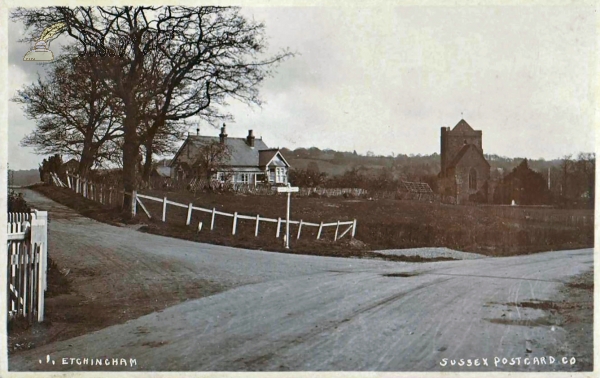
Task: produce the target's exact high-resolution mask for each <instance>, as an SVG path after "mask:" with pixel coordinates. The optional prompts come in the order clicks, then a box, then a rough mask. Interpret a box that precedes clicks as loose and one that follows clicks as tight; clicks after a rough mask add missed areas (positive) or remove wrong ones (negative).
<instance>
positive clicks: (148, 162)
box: [142, 141, 152, 183]
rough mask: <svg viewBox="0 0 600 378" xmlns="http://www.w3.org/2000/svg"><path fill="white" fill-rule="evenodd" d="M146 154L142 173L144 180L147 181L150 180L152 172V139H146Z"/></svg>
mask: <svg viewBox="0 0 600 378" xmlns="http://www.w3.org/2000/svg"><path fill="white" fill-rule="evenodd" d="M145 147H146V156H145V159H144V173H143V175H142V180H143V181H144V182H145V183H148V182H150V173H152V141H150V142H148V141H146V144H145Z"/></svg>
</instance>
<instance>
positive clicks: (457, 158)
mask: <svg viewBox="0 0 600 378" xmlns="http://www.w3.org/2000/svg"><path fill="white" fill-rule="evenodd" d="M471 149H473V150H475V151H476V152H477V154H478V155H479V156H481V158H482V159H483V161H485V163H486V164H487V165H488V166H490V163H488V161H487V160H486V158H485V156H483V152H481V150H480V149H479V148H477V147H475V145H474V144H465V145H464V146H463V148H461V149H460V151H458V153H457V154H456V156H455V157H454V159H452V162H450V164H449V165H448V168H452V167H456V165H457V164H458V163H459V162H460V161H461V159H462V158H463V156H465V154H466V153H467V152H468V151H469V150H471Z"/></svg>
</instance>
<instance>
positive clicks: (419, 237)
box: [140, 191, 594, 256]
mask: <svg viewBox="0 0 600 378" xmlns="http://www.w3.org/2000/svg"><path fill="white" fill-rule="evenodd" d="M145 193H146V194H148V195H151V196H155V197H163V196H167V198H168V199H169V200H171V201H176V202H179V203H184V204H187V203H189V202H192V203H194V205H195V206H201V207H205V208H213V207H215V208H216V209H217V210H220V211H225V212H229V213H233V212H236V211H237V212H238V213H239V214H244V215H256V214H260V215H261V216H265V217H271V218H277V217H282V218H284V217H285V209H286V197H285V195H277V196H244V195H224V194H213V193H200V194H198V195H197V196H193V195H192V194H191V193H187V192H178V193H174V192H163V191H147V192H145ZM144 204H145V205H146V207H147V209H148V210H149V212H150V213H151V215H153V217H154V218H160V217H161V215H162V204H161V203H158V202H153V201H149V200H144ZM291 207H292V215H291V219H293V220H300V219H302V220H303V221H308V222H314V223H319V222H321V221H324V222H335V221H337V220H341V221H347V220H353V219H356V220H357V231H356V239H358V240H359V241H360V242H362V243H364V244H365V245H364V248H365V249H368V250H379V249H393V248H413V247H448V248H452V249H457V250H461V251H465V252H477V253H482V254H485V255H494V256H508V255H515V254H527V253H534V252H540V251H550V250H559V249H573V248H583V247H591V246H592V245H593V237H594V216H593V211H591V210H564V209H551V208H533V207H508V206H454V205H446V204H440V203H427V202H417V201H400V200H391V199H390V200H372V201H369V200H366V199H345V198H306V197H304V198H292V206H291ZM140 211H141V210H140ZM186 216H187V210H186V209H184V208H179V207H175V206H171V205H169V206H168V208H167V222H166V223H168V224H170V225H172V226H177V228H178V229H180V230H181V232H187V233H189V232H192V233H195V234H208V233H210V231H206V230H205V229H203V231H200V232H197V231H196V230H197V226H198V223H199V222H203V227H204V228H206V225H207V224H208V225H209V224H210V217H211V216H210V214H206V213H201V212H196V211H194V212H193V217H192V222H191V226H189V227H186V226H185V221H186ZM144 217H145V215H143V216H142V219H143V218H144ZM157 223H162V222H160V219H159V220H158V221H157V222H152V224H154V225H156V224H157ZM231 224H232V220H231V218H226V217H217V221H216V226H215V231H213V233H216V234H221V233H223V235H224V236H225V235H227V236H228V237H230V238H236V239H238V240H239V241H241V240H245V241H246V242H250V243H251V244H252V245H248V246H251V247H255V248H260V247H261V246H263V247H270V246H272V243H273V242H274V241H276V240H277V239H275V233H276V225H275V224H267V223H261V225H260V230H259V237H258V238H255V237H254V227H255V222H254V221H250V220H240V221H239V224H238V227H237V234H236V236H231V235H230V233H231ZM159 226H160V225H159ZM297 227H298V226H297V225H291V231H290V233H291V235H292V238H291V242H292V244H294V243H296V245H298V244H301V246H302V249H304V248H306V247H308V248H310V245H313V246H315V245H316V244H317V243H316V240H315V239H316V234H317V228H316V227H314V228H313V227H310V228H308V227H306V228H303V229H302V234H301V238H300V240H299V241H296V240H295V238H294V236H295V235H296V232H297ZM334 229H335V227H331V228H328V229H324V232H323V234H322V236H321V238H322V239H325V240H327V241H330V242H331V241H333V238H334V236H333V234H334V232H335V230H334ZM342 241H343V240H342ZM328 244H331V243H328ZM342 244H343V243H342Z"/></svg>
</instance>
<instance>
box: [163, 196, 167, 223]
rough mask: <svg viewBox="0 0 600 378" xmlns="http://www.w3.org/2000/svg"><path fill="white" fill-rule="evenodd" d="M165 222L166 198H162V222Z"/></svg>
mask: <svg viewBox="0 0 600 378" xmlns="http://www.w3.org/2000/svg"><path fill="white" fill-rule="evenodd" d="M166 220H167V197H163V213H162V221H163V222H164V221H166Z"/></svg>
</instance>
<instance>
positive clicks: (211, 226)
mask: <svg viewBox="0 0 600 378" xmlns="http://www.w3.org/2000/svg"><path fill="white" fill-rule="evenodd" d="M214 228H215V208H214V207H213V211H212V217H211V218H210V230H211V231H212V230H213V229H214Z"/></svg>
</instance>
